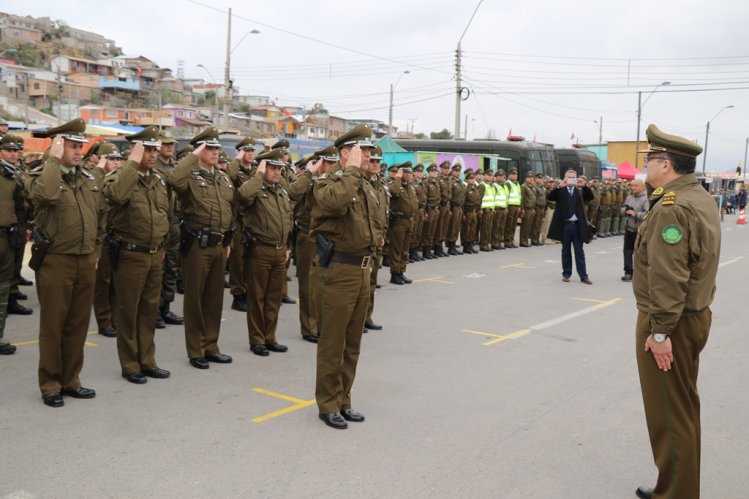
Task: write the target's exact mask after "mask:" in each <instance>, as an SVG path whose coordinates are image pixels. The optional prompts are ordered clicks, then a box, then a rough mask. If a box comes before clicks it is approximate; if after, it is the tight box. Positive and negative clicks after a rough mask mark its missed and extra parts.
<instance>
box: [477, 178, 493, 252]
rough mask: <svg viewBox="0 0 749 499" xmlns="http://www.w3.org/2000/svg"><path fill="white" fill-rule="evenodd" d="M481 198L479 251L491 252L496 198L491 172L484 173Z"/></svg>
mask: <svg viewBox="0 0 749 499" xmlns="http://www.w3.org/2000/svg"><path fill="white" fill-rule="evenodd" d="M481 192H482V196H481V212H480V214H479V216H480V217H481V234H480V239H479V249H480V250H481V251H491V245H492V233H493V230H494V210H495V208H496V206H497V198H496V196H495V195H494V173H493V172H492V171H491V170H488V169H487V170H485V171H484V180H483V181H482V190H481Z"/></svg>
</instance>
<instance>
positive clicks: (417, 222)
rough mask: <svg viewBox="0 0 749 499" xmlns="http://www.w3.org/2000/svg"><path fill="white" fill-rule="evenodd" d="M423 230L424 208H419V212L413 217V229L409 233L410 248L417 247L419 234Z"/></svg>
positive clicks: (419, 239) (419, 238)
mask: <svg viewBox="0 0 749 499" xmlns="http://www.w3.org/2000/svg"><path fill="white" fill-rule="evenodd" d="M423 230H424V208H419V212H418V213H417V214H416V216H415V217H414V230H413V234H412V235H411V248H413V249H415V248H418V247H419V243H420V242H421V234H422V232H423Z"/></svg>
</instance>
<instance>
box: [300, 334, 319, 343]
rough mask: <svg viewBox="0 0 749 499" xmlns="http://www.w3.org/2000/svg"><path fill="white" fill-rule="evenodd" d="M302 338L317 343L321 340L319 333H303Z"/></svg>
mask: <svg viewBox="0 0 749 499" xmlns="http://www.w3.org/2000/svg"><path fill="white" fill-rule="evenodd" d="M302 339H303V340H304V341H309V342H310V343H317V342H319V341H320V335H319V334H308V335H306V336H305V335H302Z"/></svg>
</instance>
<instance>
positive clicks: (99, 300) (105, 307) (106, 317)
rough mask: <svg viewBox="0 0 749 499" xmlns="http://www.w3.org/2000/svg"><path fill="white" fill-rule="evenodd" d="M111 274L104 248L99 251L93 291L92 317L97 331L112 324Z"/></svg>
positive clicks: (112, 285) (107, 254)
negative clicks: (99, 256)
mask: <svg viewBox="0 0 749 499" xmlns="http://www.w3.org/2000/svg"><path fill="white" fill-rule="evenodd" d="M112 272H113V271H112V265H111V263H110V261H109V251H108V250H107V248H106V247H104V248H103V249H102V250H101V258H99V264H98V265H97V266H96V286H95V290H94V317H96V324H97V326H98V327H99V329H104V328H105V327H109V326H111V325H112V324H113V321H112V314H113V311H112V304H113V303H115V298H114V297H115V293H114V284H113V282H112Z"/></svg>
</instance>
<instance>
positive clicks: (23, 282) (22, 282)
mask: <svg viewBox="0 0 749 499" xmlns="http://www.w3.org/2000/svg"><path fill="white" fill-rule="evenodd" d="M18 285H19V286H33V285H34V281H29V280H28V279H26V278H25V277H24V276H21V277H20V278H19V279H18Z"/></svg>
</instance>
